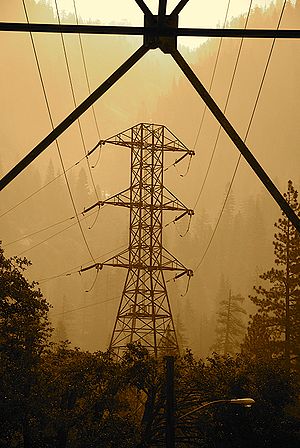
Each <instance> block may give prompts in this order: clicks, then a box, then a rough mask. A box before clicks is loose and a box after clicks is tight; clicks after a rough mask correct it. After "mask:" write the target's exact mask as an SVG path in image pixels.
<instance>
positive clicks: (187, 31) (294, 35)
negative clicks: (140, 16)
mask: <svg viewBox="0 0 300 448" xmlns="http://www.w3.org/2000/svg"><path fill="white" fill-rule="evenodd" d="M0 31H16V32H31V33H65V34H98V35H120V36H122V35H123V36H124V35H126V36H149V37H153V36H156V35H157V34H159V35H160V36H168V37H172V36H181V37H188V36H190V37H228V38H237V37H244V38H253V39H254V38H256V39H274V38H277V39H299V38H300V30H299V29H287V30H282V29H281V30H275V29H274V30H272V29H241V28H225V29H224V28H176V27H175V28H170V27H164V26H161V27H160V28H158V27H157V26H148V27H146V28H145V27H143V26H122V25H108V26H105V25H75V24H74V25H72V24H69V25H67V24H55V23H25V22H24V23H22V22H21V23H20V22H0Z"/></svg>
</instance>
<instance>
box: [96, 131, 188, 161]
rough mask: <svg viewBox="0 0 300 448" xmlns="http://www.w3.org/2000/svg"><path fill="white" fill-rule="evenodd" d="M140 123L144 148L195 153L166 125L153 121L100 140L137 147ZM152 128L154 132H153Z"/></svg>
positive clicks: (139, 143) (138, 144)
mask: <svg viewBox="0 0 300 448" xmlns="http://www.w3.org/2000/svg"><path fill="white" fill-rule="evenodd" d="M141 125H142V132H143V136H142V137H143V146H144V148H147V147H148V146H149V147H152V150H153V151H161V150H162V149H163V150H164V152H168V151H171V152H174V151H176V152H184V153H186V155H191V156H193V155H195V151H192V150H190V149H188V148H187V147H186V145H185V144H184V143H182V142H181V141H180V140H179V139H178V138H177V137H176V136H175V135H174V134H173V132H172V131H170V129H168V128H167V126H165V125H161V124H153V123H138V124H136V125H135V126H132V127H131V128H128V129H126V130H125V131H123V132H121V133H119V134H116V135H114V136H112V137H110V138H107V139H105V140H101V144H102V145H104V144H105V143H111V144H113V145H118V146H127V147H128V148H133V147H139V146H140V145H141V141H140V131H141ZM154 130H155V132H153V131H154ZM149 137H151V138H149Z"/></svg>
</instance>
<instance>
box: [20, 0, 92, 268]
mask: <svg viewBox="0 0 300 448" xmlns="http://www.w3.org/2000/svg"><path fill="white" fill-rule="evenodd" d="M22 4H23V8H24V12H25V17H26V20H27V23H29V16H28V12H27V8H26V4H25V0H22ZM30 39H31V44H32V48H33V52H34V57H35V61H36V65H37V69H38V73H39V78H40V82H41V87H42V90H43V94H44V99H45V103H46V107H47V111H48V115H49V120H50V123H51V127H52V130H54V122H53V119H52V114H51V109H50V104H49V101H48V96H47V93H46V87H45V83H44V79H43V75H42V71H41V66H40V62H39V58H38V54H37V50H36V46H35V42H34V39H33V34H32V33H31V32H30ZM55 144H56V148H57V153H58V156H59V160H60V163H61V166H62V170H63V173H64V179H65V182H66V186H67V189H68V192H69V196H70V200H71V203H72V207H73V209H74V213H75V215H76V219H77V223H78V227H79V230H80V233H81V236H82V239H83V241H84V244H85V246H86V249H87V251H88V253H89V254H90V257H91V259H92V260H93V261H94V256H93V254H92V252H91V249H90V247H89V244H88V242H87V239H86V236H85V234H84V231H83V228H82V226H81V223H80V219H79V216H78V212H77V208H76V205H75V201H74V198H73V194H72V191H71V187H70V183H69V180H68V177H67V174H66V170H65V166H64V161H63V158H62V154H61V151H60V146H59V143H58V140H57V139H56V140H55Z"/></svg>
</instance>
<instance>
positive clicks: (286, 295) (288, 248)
mask: <svg viewBox="0 0 300 448" xmlns="http://www.w3.org/2000/svg"><path fill="white" fill-rule="evenodd" d="M284 196H285V199H286V200H287V202H288V203H289V205H290V206H291V208H292V209H293V210H294V211H295V213H296V214H298V215H299V216H300V204H299V201H298V192H297V190H295V188H294V186H293V183H292V181H289V182H288V190H287V193H285V195H284ZM275 227H276V229H277V232H276V233H275V235H274V242H273V245H274V256H275V265H276V267H272V268H271V269H270V270H269V271H267V272H265V273H263V274H262V275H260V278H261V279H262V280H263V281H264V282H265V283H266V282H267V286H261V285H260V286H258V287H254V290H255V292H256V295H255V296H251V297H250V298H251V300H252V301H253V303H254V304H255V305H256V306H257V307H258V311H257V315H255V316H254V317H253V320H252V323H251V325H250V327H249V331H248V338H247V341H248V342H249V341H250V339H251V338H252V340H253V337H255V336H254V334H255V331H256V332H260V333H261V332H262V331H264V330H263V329H262V328H261V326H264V327H267V330H266V331H265V333H264V335H265V337H266V336H267V337H268V339H269V342H270V347H271V348H272V351H273V353H274V354H275V355H277V356H278V355H283V354H284V356H285V358H286V361H287V362H288V363H289V360H290V355H292V357H293V358H297V359H298V362H299V349H300V347H299V334H300V307H299V297H300V275H299V273H300V271H299V263H300V236H299V233H298V232H297V230H296V229H295V228H294V227H293V226H292V224H291V223H290V221H289V220H288V218H287V217H286V216H285V215H283V217H282V218H279V219H278V221H277V222H276V223H275ZM258 316H259V317H258ZM259 324H260V325H259ZM257 339H258V338H257V337H256V340H257ZM247 349H248V350H252V351H253V350H255V349H256V347H255V346H253V347H252V348H251V345H249V344H248V345H247Z"/></svg>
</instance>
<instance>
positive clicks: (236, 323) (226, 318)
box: [212, 290, 246, 355]
mask: <svg viewBox="0 0 300 448" xmlns="http://www.w3.org/2000/svg"><path fill="white" fill-rule="evenodd" d="M243 301H244V298H243V297H242V296H241V295H239V294H237V295H232V294H231V290H229V294H228V298H227V299H226V300H222V301H221V302H220V309H219V311H218V312H217V326H216V333H217V340H216V342H215V344H214V346H213V347H212V348H213V349H214V350H216V351H220V352H222V353H223V354H224V355H227V354H228V353H231V354H233V353H235V352H237V351H238V350H239V347H240V340H241V336H242V335H243V333H244V331H245V325H244V324H243V321H242V319H241V317H240V316H241V314H246V311H245V310H244V309H243V308H242V306H241V303H242V302H243Z"/></svg>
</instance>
